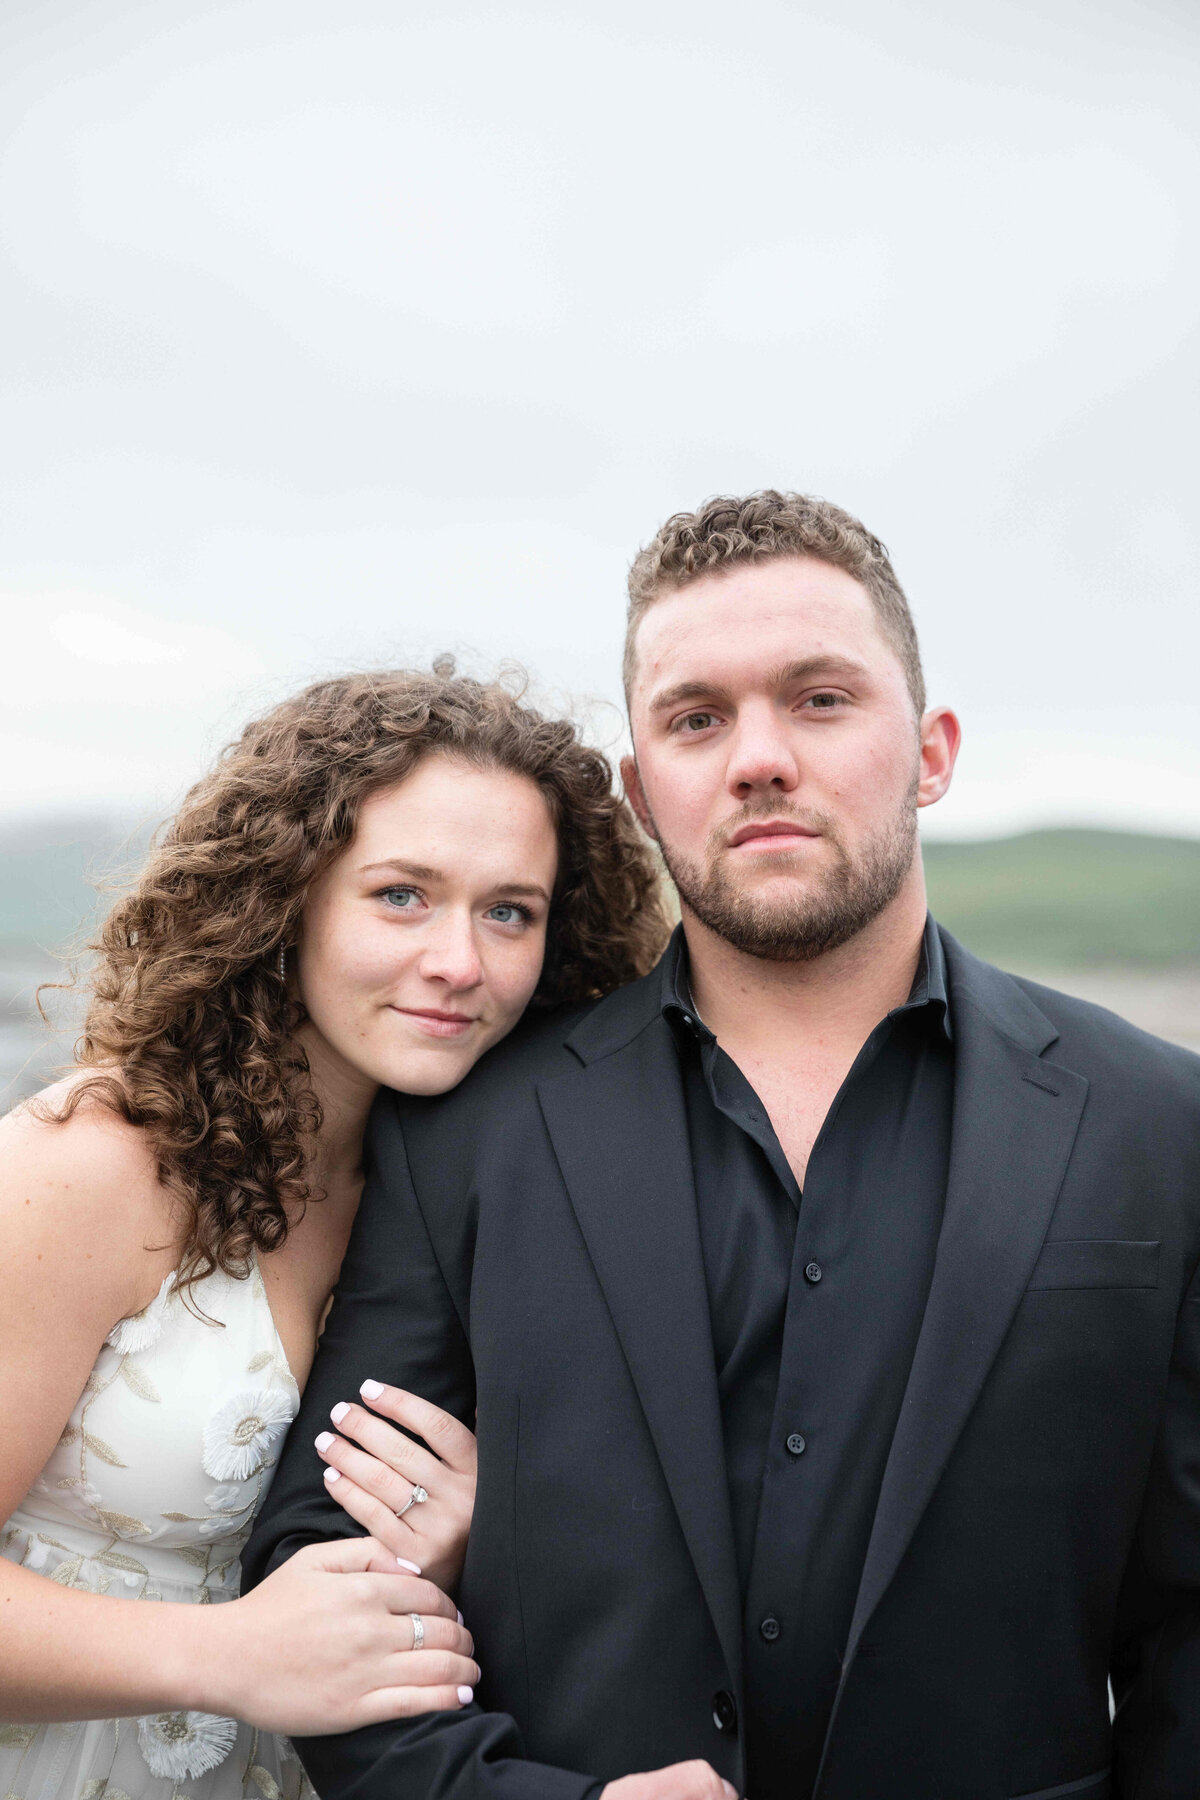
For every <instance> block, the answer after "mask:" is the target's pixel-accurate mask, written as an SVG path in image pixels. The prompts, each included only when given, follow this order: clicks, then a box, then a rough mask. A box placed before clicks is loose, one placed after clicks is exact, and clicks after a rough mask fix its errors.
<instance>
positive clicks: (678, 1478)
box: [539, 1018, 742, 1690]
mask: <svg viewBox="0 0 1200 1800" xmlns="http://www.w3.org/2000/svg"><path fill="white" fill-rule="evenodd" d="M539 1097H540V1100H541V1105H542V1112H543V1116H544V1117H545V1120H546V1125H547V1128H548V1129H549V1132H550V1137H551V1141H552V1143H553V1145H554V1151H555V1155H556V1156H557V1158H558V1163H559V1167H560V1169H561V1170H562V1175H563V1180H564V1182H565V1183H566V1187H567V1192H568V1194H569V1196H570V1200H571V1205H572V1207H573V1208H574V1211H575V1216H576V1218H577V1220H578V1222H579V1228H580V1230H581V1232H582V1233H583V1237H584V1240H585V1242H586V1244H587V1248H588V1253H589V1255H590V1256H591V1259H592V1263H593V1265H594V1267H595V1270H596V1275H597V1277H598V1279H599V1281H600V1285H601V1287H602V1288H603V1290H604V1296H605V1299H606V1301H607V1303H608V1307H609V1311H610V1312H611V1314H612V1319H613V1324H614V1326H615V1327H616V1331H617V1336H618V1338H619V1339H620V1343H621V1348H622V1350H623V1352H624V1355H625V1359H626V1362H627V1363H628V1365H629V1371H630V1374H631V1375H632V1377H633V1381H634V1384H635V1386H636V1388H637V1392H638V1398H639V1400H640V1401H641V1405H642V1409H643V1411H644V1413H645V1415H646V1420H647V1423H648V1425H649V1428H650V1433H651V1436H652V1437H653V1440H654V1445H655V1448H656V1450H657V1452H658V1456H659V1459H660V1461H661V1463H662V1467H663V1472H664V1474H665V1476H666V1480H667V1486H668V1488H669V1490H670V1494H671V1498H672V1500H673V1502H674V1505H675V1509H676V1512H677V1513H678V1516H679V1522H680V1524H681V1526H682V1528H683V1533H684V1538H685V1540H686V1542H687V1546H688V1550H689V1551H690V1553H691V1557H692V1560H693V1562H694V1563H695V1566H696V1572H697V1574H698V1576H699V1578H700V1583H701V1587H702V1588H703V1591H704V1595H705V1598H706V1600H707V1602H708V1606H709V1610H710V1611H711V1613H712V1617H713V1622H714V1624H715V1626H716V1630H717V1636H718V1639H719V1641H720V1644H721V1647H722V1650H723V1651H724V1653H725V1658H726V1662H727V1664H728V1667H729V1669H730V1673H731V1675H732V1677H733V1680H734V1682H735V1685H736V1686H737V1687H738V1688H739V1690H740V1685H741V1660H742V1658H741V1603H740V1599H739V1594H738V1580H737V1567H736V1559H735V1554H734V1545H733V1528H732V1523H731V1518H730V1510H729V1490H728V1485H727V1482H726V1476H725V1460H724V1448H723V1439H722V1431H721V1414H720V1404H719V1400H718V1396H717V1384H716V1373H715V1369H714V1364H713V1348H712V1327H711V1323H710V1319H709V1309H708V1292H707V1286H706V1282H705V1275H704V1265H703V1260H702V1255H701V1249H700V1229H699V1224H698V1221H697V1216H696V1202H695V1192H694V1187H693V1182H692V1159H691V1148H690V1145H689V1143H688V1133H687V1117H686V1110H685V1105H684V1098H683V1086H682V1080H681V1077H680V1071H679V1063H678V1058H677V1055H676V1053H675V1049H674V1046H673V1044H672V1041H671V1036H670V1028H669V1026H668V1025H667V1024H666V1023H665V1021H663V1020H662V1019H661V1018H655V1019H653V1020H652V1021H651V1023H650V1024H649V1025H648V1026H647V1027H646V1028H645V1029H643V1030H642V1031H640V1032H639V1033H638V1034H637V1035H636V1036H634V1037H633V1039H632V1041H630V1042H628V1043H626V1044H624V1045H623V1046H621V1047H620V1048H618V1049H616V1050H615V1051H610V1052H609V1053H608V1054H604V1055H600V1056H597V1057H596V1058H595V1059H594V1060H591V1061H589V1062H588V1063H587V1064H585V1066H584V1067H582V1068H580V1069H578V1070H575V1071H572V1072H571V1073H570V1074H568V1075H562V1076H557V1077H555V1078H554V1079H552V1080H549V1081H545V1082H542V1083H541V1084H540V1086H539Z"/></svg>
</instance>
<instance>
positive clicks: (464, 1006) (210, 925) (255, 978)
mask: <svg viewBox="0 0 1200 1800" xmlns="http://www.w3.org/2000/svg"><path fill="white" fill-rule="evenodd" d="M664 935H665V922H664V920H663V917H662V914H661V911H660V907H659V902H658V898H657V887H656V880H655V874H654V870H653V867H652V863H651V860H650V857H649V853H648V852H647V851H646V850H645V849H644V848H643V846H642V844H641V842H640V840H639V839H638V837H637V834H636V831H635V827H634V825H633V822H632V819H631V817H630V815H629V814H628V812H627V810H626V809H625V807H624V805H623V804H622V803H621V802H620V801H618V800H617V799H615V798H614V796H613V795H612V792H611V777H610V771H609V769H608V765H607V764H606V762H605V761H604V759H603V757H601V756H599V755H598V754H597V753H595V752H593V751H590V750H587V749H586V748H584V747H583V746H582V745H581V744H580V743H579V742H578V741H577V739H576V737H575V734H574V731H573V730H572V728H571V727H570V726H569V725H568V724H565V723H563V722H562V721H557V720H547V719H544V718H542V717H540V716H539V715H538V714H537V713H535V712H533V711H532V710H531V709H529V708H528V707H525V706H523V705H521V704H520V703H519V701H518V700H517V699H516V698H514V696H513V695H512V694H510V693H509V692H508V691H507V690H505V689H504V688H502V687H499V686H494V685H493V686H485V685H481V684H479V683H476V682H473V681H468V680H465V679H461V678H455V677H454V676H453V674H452V665H450V667H449V668H447V667H446V666H445V665H440V666H439V668H438V669H437V670H436V671H435V673H434V674H433V675H418V674H411V673H403V672H401V673H385V674H374V675H359V676H349V677H345V678H343V679H338V680H332V681H327V682H322V683H319V684H317V685H316V686H315V687H312V688H310V689H308V690H307V691H306V692H305V693H303V694H300V695H299V696H297V697H296V698H295V699H292V700H289V701H287V702H285V703H284V704H283V705H281V706H279V707H277V708H276V709H275V710H274V711H273V712H271V713H269V714H268V715H267V716H266V717H264V718H262V719H260V720H258V721H256V722H255V723H254V724H252V725H250V726H248V727H247V729H246V730H245V732H244V733H243V734H242V736H241V738H240V739H239V740H238V741H237V742H236V743H235V744H234V745H233V746H231V748H230V749H228V750H227V751H226V753H225V754H224V755H223V757H222V758H221V759H220V761H219V762H218V764H217V766H216V768H215V769H214V770H213V771H212V773H211V774H210V775H208V776H207V777H206V778H205V779H204V780H203V781H202V782H200V783H199V785H198V786H197V787H196V788H194V789H193V790H192V792H191V793H190V794H189V795H188V797H187V799H186V801H185V803H184V805H183V807H182V809H181V810H180V812H179V814H178V815H177V816H176V818H175V820H174V822H173V824H172V825H171V827H170V829H169V830H168V832H167V834H166V836H165V839H164V841H163V843H162V844H161V846H160V848H159V849H158V850H157V851H156V852H155V853H154V854H153V855H152V857H151V859H150V861H149V864H148V866H147V868H146V870H145V872H144V873H143V875H142V877H141V879H140V881H139V883H138V885H137V886H136V888H135V889H134V891H133V892H132V893H131V894H130V895H129V896H128V898H126V899H124V900H122V901H121V902H120V903H118V905H117V906H116V907H115V908H114V910H113V911H112V913H111V914H110V916H109V918H108V920H107V922H106V924H105V925H104V928H103V931H102V934H101V937H100V941H99V945H98V950H99V957H98V962H97V968H96V974H95V977H94V992H93V998H92V1003H91V1007H90V1010H89V1013H88V1018H87V1023H86V1027H85V1031H84V1035H83V1038H82V1040H81V1047H80V1056H79V1061H80V1065H81V1066H80V1068H79V1070H78V1071H76V1073H75V1074H74V1075H73V1076H72V1077H71V1078H70V1080H69V1081H67V1082H66V1083H64V1084H62V1085H61V1086H60V1087H59V1088H58V1089H52V1090H49V1091H48V1092H47V1093H46V1094H45V1095H43V1096H42V1097H41V1099H40V1101H38V1102H35V1103H33V1104H31V1105H29V1106H26V1107H24V1108H22V1109H20V1110H19V1111H18V1112H17V1113H16V1114H13V1115H11V1116H10V1117H9V1118H8V1119H7V1120H5V1121H4V1122H3V1124H2V1125H0V1244H2V1245H3V1247H4V1248H3V1260H4V1277H5V1279H4V1288H3V1292H4V1295H5V1304H4V1307H3V1309H2V1311H0V1361H2V1363H3V1367H4V1369H5V1380H4V1382H3V1384H0V1429H2V1430H3V1432H4V1442H5V1457H4V1459H3V1463H2V1464H0V1517H6V1516H7V1519H8V1523H7V1525H6V1526H5V1527H4V1528H3V1529H0V1606H2V1609H3V1610H2V1612H0V1617H3V1620H4V1653H3V1659H2V1663H0V1717H3V1718H5V1719H8V1720H20V1721H21V1723H19V1724H10V1725H7V1726H4V1727H0V1792H2V1793H5V1794H13V1795H16V1796H18V1797H19V1800H51V1796H59V1795H65V1794H67V1793H68V1792H69V1793H70V1794H72V1795H73V1796H78V1797H80V1800H101V1796H106V1797H107V1800H143V1797H145V1800H168V1797H171V1800H218V1797H223V1796H226V1795H228V1796H231V1797H232V1796H233V1795H234V1794H239V1793H244V1794H246V1795H248V1796H249V1795H253V1796H255V1797H256V1800H278V1795H279V1794H280V1793H281V1792H282V1793H283V1794H285V1795H287V1796H292V1795H294V1794H296V1793H298V1791H299V1789H300V1787H301V1784H302V1781H303V1777H302V1775H301V1772H300V1769H299V1765H298V1763H296V1761H295V1758H294V1753H291V1752H290V1751H289V1748H288V1746H287V1743H286V1740H285V1739H280V1738H276V1737H275V1736H273V1735H272V1734H273V1733H284V1732H289V1731H300V1730H308V1731H321V1732H328V1731H339V1730H345V1729H349V1728H351V1727H353V1726H356V1725H360V1724H366V1723H370V1722H373V1721H378V1720H382V1719H386V1718H394V1717H399V1716H403V1715H405V1714H408V1713H413V1712H421V1711H429V1710H436V1709H446V1708H451V1707H457V1706H461V1705H464V1704H467V1703H468V1702H469V1700H470V1698H471V1688H472V1686H473V1683H474V1679H475V1677H476V1675H477V1670H476V1668H475V1665H474V1663H473V1662H472V1661H471V1649H472V1644H471V1640H470V1638H469V1636H468V1635H467V1633H466V1632H465V1630H464V1629H463V1628H462V1626H461V1622H459V1621H456V1619H455V1615H454V1607H453V1603H452V1602H450V1601H448V1600H447V1599H446V1598H445V1596H444V1595H443V1594H441V1593H439V1591H438V1589H437V1588H435V1587H434V1586H433V1585H432V1584H431V1583H430V1581H428V1580H423V1579H421V1578H420V1577H419V1576H418V1575H417V1574H416V1573H414V1572H412V1571H414V1570H415V1569H423V1570H424V1572H425V1575H427V1576H429V1575H432V1576H434V1577H435V1578H436V1579H437V1580H439V1581H440V1582H442V1583H443V1585H447V1586H449V1585H451V1584H452V1583H453V1581H454V1579H455V1577H456V1574H457V1570H458V1567H459V1566H460V1564H461V1556H462V1550H463V1541H464V1538H465V1531H466V1526H467V1524H468V1523H469V1514H470V1506H471V1500H472V1494H473V1440H472V1439H471V1436H470V1433H469V1432H468V1431H467V1430H466V1429H465V1427H463V1426H461V1425H459V1424H458V1423H457V1422H456V1421H453V1420H449V1419H448V1418H447V1417H446V1416H445V1415H444V1414H438V1413H437V1411H436V1409H434V1408H430V1407H426V1406H424V1405H423V1403H421V1402H420V1401H419V1400H417V1399H416V1398H415V1397H413V1396H405V1395H397V1394H395V1393H394V1392H392V1393H387V1394H375V1392H374V1389H375V1384H372V1383H370V1382H369V1381H368V1384H367V1388H366V1391H365V1395H364V1397H365V1398H368V1400H370V1399H371V1397H372V1395H374V1399H373V1402H372V1403H373V1404H374V1406H375V1408H376V1410H377V1411H387V1412H388V1413H389V1414H390V1416H391V1417H393V1418H395V1419H396V1420H397V1422H399V1423H403V1424H406V1425H408V1426H410V1427H412V1428H413V1430H414V1431H416V1432H417V1433H418V1434H420V1435H423V1436H424V1437H425V1439H426V1441H427V1442H429V1443H430V1444H431V1445H435V1444H436V1445H437V1446H438V1448H439V1450H440V1452H441V1456H440V1458H439V1457H435V1456H434V1454H433V1451H432V1449H431V1450H430V1452H429V1462H428V1465H427V1466H428V1467H429V1469H430V1470H431V1472H433V1473H431V1480H430V1486H431V1488H432V1489H433V1491H434V1493H435V1495H436V1499H437V1505H435V1506H431V1505H428V1504H426V1503H425V1501H423V1500H422V1497H421V1496H422V1494H423V1493H424V1492H425V1491H426V1490H425V1489H424V1488H419V1489H415V1490H410V1491H406V1492H405V1493H403V1494H402V1495H400V1496H397V1495H396V1493H395V1480H396V1478H395V1477H394V1476H393V1475H391V1472H390V1470H388V1469H387V1467H386V1460H384V1461H382V1462H381V1461H375V1460H372V1459H371V1458H370V1457H369V1456H367V1455H365V1454H364V1452H363V1451H359V1450H355V1449H353V1447H352V1446H350V1445H348V1444H347V1443H346V1442H345V1440H344V1439H338V1440H336V1442H335V1444H331V1445H329V1446H327V1449H328V1452H329V1456H328V1460H329V1461H330V1463H331V1465H332V1464H333V1463H334V1462H335V1461H337V1462H340V1463H341V1465H342V1468H341V1470H340V1471H335V1474H336V1475H337V1477H338V1478H337V1479H334V1480H333V1481H332V1491H333V1492H335V1493H336V1494H337V1495H338V1497H339V1499H340V1500H341V1501H342V1504H343V1505H344V1506H345V1507H346V1509H347V1511H348V1512H350V1513H351V1514H352V1515H353V1516H354V1517H355V1518H356V1519H358V1520H359V1521H360V1522H362V1523H365V1524H367V1525H368V1526H370V1525H371V1524H377V1525H378V1527H379V1532H380V1536H379V1537H378V1538H375V1539H371V1538H367V1539H354V1540H352V1541H351V1542H349V1543H347V1544H342V1545H338V1546H332V1547H331V1546H319V1547H316V1546H315V1547H312V1548H311V1549H308V1550H305V1551H301V1552H300V1554H299V1555H298V1556H296V1557H294V1558H293V1559H292V1560H291V1562H290V1563H288V1564H287V1565H286V1566H285V1567H283V1568H281V1569H280V1570H278V1571H277V1572H276V1573H275V1574H274V1575H272V1576H271V1577H270V1578H269V1579H268V1580H267V1581H265V1582H264V1583H263V1584H262V1586H261V1587H260V1588H258V1589H257V1590H256V1591H255V1592H254V1593H252V1594H249V1595H247V1596H245V1597H244V1598H237V1597H236V1595H237V1576H238V1561H237V1558H238V1552H239V1549H240V1547H241V1545H242V1543H243V1542H244V1540H245V1537H246V1535H247V1532H248V1530H249V1526H250V1524H251V1522H252V1520H253V1518H254V1515H255V1512H256V1511H257V1508H258V1506H259V1505H260V1503H261V1501H262V1498H263V1494H264V1492H265V1490H266V1487H267V1484H268V1483H269V1481H270V1478H271V1470H272V1467H273V1464H274V1459H275V1455H276V1453H277V1450H278V1446H279V1443H280V1441H281V1438H282V1435H283V1432H284V1431H285V1430H286V1428H287V1425H288V1423H289V1422H290V1420H291V1418H292V1417H293V1416H294V1414H295V1410H296V1406H297V1401H298V1386H299V1384H302V1383H303V1382H304V1380H305V1378H306V1376H307V1374H308V1370H309V1367H310V1365H311V1361H312V1357H313V1353H314V1349H315V1345H316V1340H317V1336H318V1333H319V1330H320V1325H321V1321H322V1318H323V1315H324V1311H325V1308H326V1306H327V1303H328V1298H329V1294H330V1291H331V1289H332V1286H333V1283H334V1280H335V1278H336V1275H337V1270H338V1266H339V1263H340V1261H341V1257H342V1254H343V1251H344V1248H345V1244H346V1240H347V1237H348V1235H349V1231H350V1226H351V1223H352V1221H353V1217H354V1213H355V1210H356V1208H357V1205H358V1199H359V1194H360V1190H361V1186H362V1180H363V1176H362V1168H361V1151H362V1140H363V1131H364V1126H365V1123H366V1117H367V1113H368V1110H369V1108H370V1105H371V1102H372V1099H373V1097H374V1095H375V1093H376V1091H377V1090H378V1088H379V1086H380V1085H381V1084H386V1085H388V1086H391V1087H394V1088H399V1089H402V1090H406V1091H411V1092H417V1093H422V1094H435V1093H441V1092H444V1091H446V1090H447V1089H449V1088H451V1087H453V1086H454V1085H455V1083H456V1082H458V1081H459V1080H461V1078H462V1077H463V1075H465V1074H466V1072H467V1070H468V1069H470V1068H471V1067H472V1065H473V1064H474V1063H475V1062H476V1061H477V1060H478V1058H479V1057H480V1056H481V1055H483V1054H484V1052H485V1051H487V1050H488V1049H489V1048H491V1046H492V1045H494V1044H495V1043H497V1042H498V1041H499V1040H500V1039H501V1038H503V1037H504V1035H505V1034H506V1033H507V1032H508V1031H509V1030H511V1028H512V1026H513V1025H514V1024H515V1023H516V1021H517V1020H518V1018H519V1017H520V1015H521V1013H522V1012H523V1010H524V1009H525V1007H526V1006H527V1005H528V1004H529V1003H530V1002H531V1001H535V1002H538V1003H555V1002H562V1001H581V1000H584V999H587V998H589V997H591V996H593V995H595V994H598V993H600V992H603V991H605V990H606V989H609V988H611V987H614V986H616V985H618V984H619V983H621V982H623V981H627V980H629V979H631V978H632V977H634V976H636V975H638V974H639V973H641V972H642V971H643V970H644V969H645V968H646V967H647V966H648V965H649V963H650V961H651V960H652V959H653V957H654V955H655V954H656V953H657V950H658V949H659V947H660V945H661V942H662V940H663V937H664ZM363 1373H364V1376H367V1377H369V1374H370V1371H364V1372H363ZM348 1398H349V1397H348ZM337 1410H338V1412H339V1414H340V1412H341V1409H340V1408H339V1409H337ZM384 1429H385V1428H384V1427H383V1426H382V1424H380V1423H379V1422H378V1421H373V1422H372V1424H371V1426H370V1428H369V1429H366V1430H365V1429H364V1428H363V1427H362V1425H361V1423H360V1426H359V1436H360V1438H361V1439H362V1441H363V1444H364V1449H365V1450H368V1451H369V1450H371V1449H375V1450H377V1451H382V1452H383V1453H384V1456H385V1457H386V1440H385V1439H383V1438H382V1437H381V1436H380V1435H379V1434H380V1433H382V1432H383V1431H384ZM322 1435H323V1436H324V1434H322ZM368 1438H369V1439H370V1441H369V1442H368V1441H367V1440H368ZM389 1496H390V1498H391V1501H392V1504H391V1505H390V1506H389V1507H388V1508H387V1510H386V1512H385V1510H384V1505H383V1501H384V1499H385V1498H387V1497H389ZM397 1499H398V1500H399V1503H398V1504H397V1503H396V1501H397ZM398 1515H402V1516H398ZM381 1540H386V1542H385V1541H381ZM348 1574H352V1575H354V1576H355V1579H354V1580H347V1579H346V1576H347V1575H348ZM143 1600H157V1601H159V1602H161V1603H162V1604H159V1605H156V1606H141V1605H139V1604H137V1603H138V1602H139V1601H143ZM213 1601H220V1602H223V1604H220V1605H211V1604H197V1602H213ZM235 1719H240V1720H243V1721H245V1723H243V1724H241V1725H237V1724H235V1722H234V1721H235ZM64 1722H65V1723H64Z"/></svg>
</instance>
